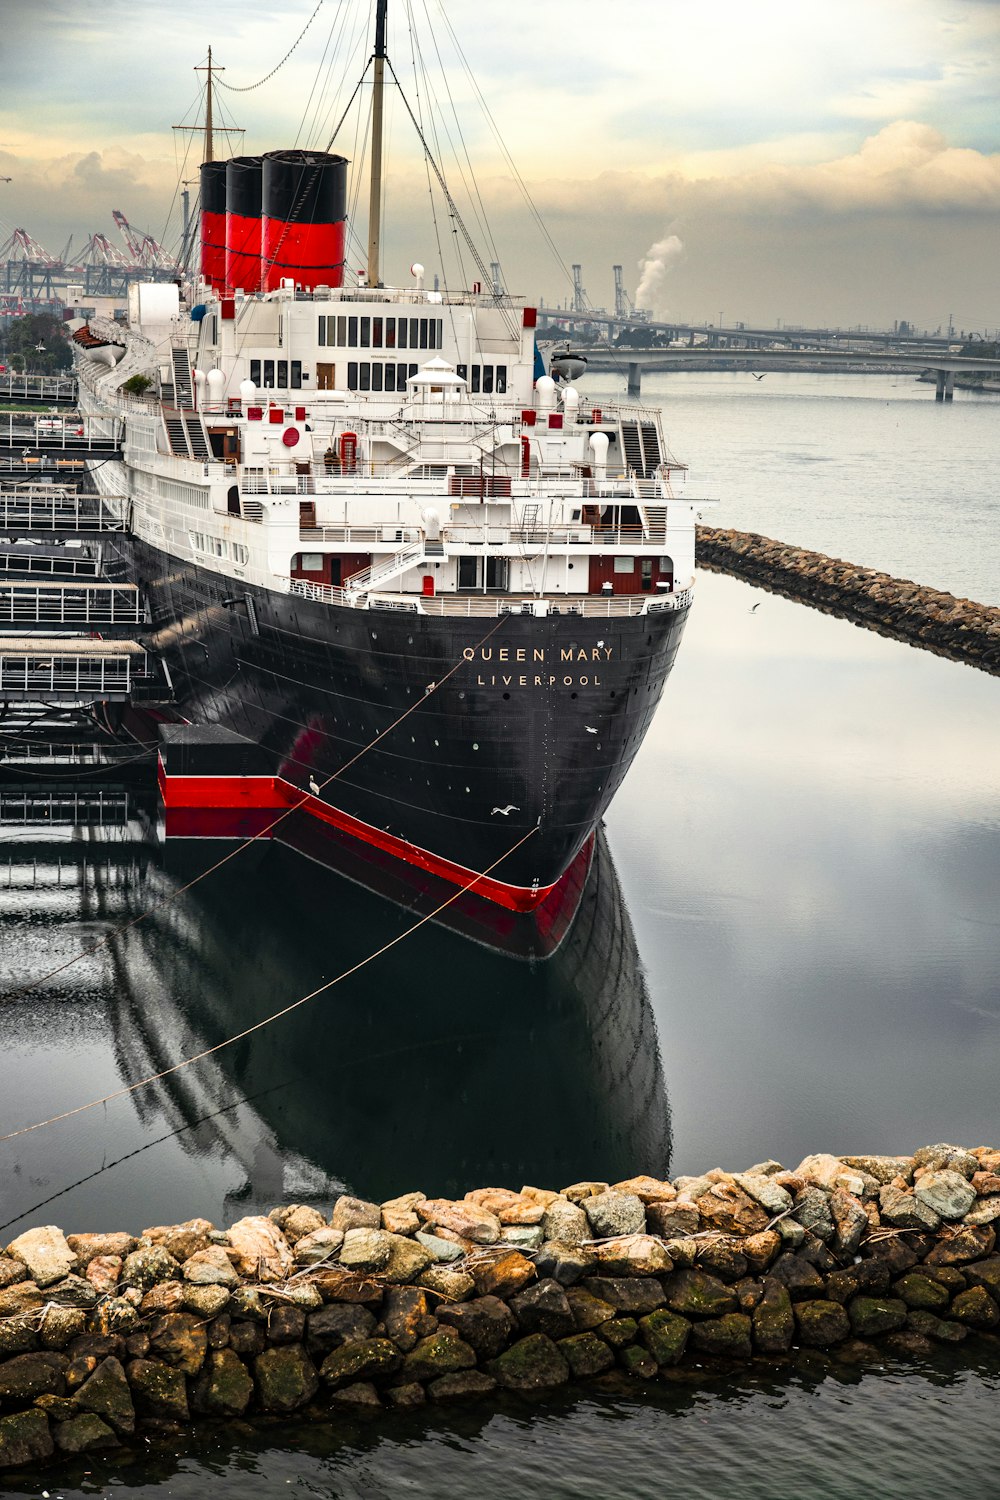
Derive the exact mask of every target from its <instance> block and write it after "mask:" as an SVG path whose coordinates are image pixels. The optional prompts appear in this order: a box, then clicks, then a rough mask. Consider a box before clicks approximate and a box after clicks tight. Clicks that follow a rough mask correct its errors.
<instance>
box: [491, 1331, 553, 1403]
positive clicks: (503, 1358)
mask: <svg viewBox="0 0 1000 1500" xmlns="http://www.w3.org/2000/svg"><path fill="white" fill-rule="evenodd" d="M489 1373H490V1374H491V1375H492V1376H493V1377H494V1378H495V1380H496V1381H497V1384H498V1385H501V1386H502V1387H503V1388H504V1390H507V1391H540V1390H551V1389H552V1388H553V1387H555V1386H559V1385H565V1383H566V1381H567V1380H568V1379H569V1365H568V1363H567V1361H566V1359H565V1357H564V1356H563V1354H562V1353H561V1352H560V1350H559V1348H558V1346H557V1345H556V1344H554V1343H553V1342H552V1340H551V1339H550V1338H548V1337H547V1336H546V1335H545V1334H544V1333H531V1334H529V1335H528V1337H527V1338H523V1339H518V1341H517V1343H516V1344H512V1345H511V1346H510V1348H509V1349H505V1350H504V1352H503V1354H500V1355H498V1356H497V1358H496V1359H494V1360H491V1361H490V1364H489Z"/></svg>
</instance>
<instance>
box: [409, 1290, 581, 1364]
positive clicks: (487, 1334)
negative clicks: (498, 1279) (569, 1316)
mask: <svg viewBox="0 0 1000 1500" xmlns="http://www.w3.org/2000/svg"><path fill="white" fill-rule="evenodd" d="M438 1318H439V1320H440V1322H441V1323H442V1324H444V1325H445V1326H446V1327H448V1328H453V1329H454V1331H455V1332H456V1333H457V1334H458V1336H459V1338H462V1339H464V1340H465V1342H466V1343H467V1344H468V1345H469V1347H470V1348H472V1349H474V1350H475V1352H476V1354H477V1356H478V1357H479V1359H481V1360H487V1359H495V1358H496V1356H497V1355H498V1354H499V1353H500V1352H501V1350H503V1349H506V1347H507V1345H508V1344H509V1343H510V1340H511V1335H512V1334H513V1332H514V1315H513V1313H512V1312H511V1310H510V1308H509V1307H508V1306H507V1305H506V1303H504V1302H501V1301H500V1299H499V1297H476V1298H473V1300H472V1301H470V1302H462V1303H459V1304H458V1305H457V1306H448V1305H447V1304H444V1305H442V1306H441V1307H439V1308H438ZM576 1326H577V1325H576V1324H574V1327H576Z"/></svg>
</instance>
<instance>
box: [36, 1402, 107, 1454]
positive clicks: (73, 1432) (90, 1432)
mask: <svg viewBox="0 0 1000 1500" xmlns="http://www.w3.org/2000/svg"><path fill="white" fill-rule="evenodd" d="M53 1437H54V1438H55V1443H56V1447H57V1448H58V1449H59V1450H60V1451H61V1452H62V1453H89V1452H90V1451H91V1450H92V1449H94V1448H114V1447H117V1445H118V1439H117V1437H116V1436H115V1434H114V1433H113V1432H112V1431H111V1428H110V1427H109V1426H108V1424H107V1423H106V1422H102V1421H101V1419H100V1417H97V1416H95V1415H94V1414H93V1412H82V1413H81V1414H80V1415H79V1416H74V1417H70V1419H69V1421H67V1422H60V1423H59V1424H58V1426H57V1427H56V1429H55V1432H54V1433H53ZM43 1456H45V1455H43Z"/></svg>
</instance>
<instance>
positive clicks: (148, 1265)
mask: <svg viewBox="0 0 1000 1500" xmlns="http://www.w3.org/2000/svg"><path fill="white" fill-rule="evenodd" d="M180 1269H181V1268H180V1265H179V1264H178V1262H177V1261H176V1260H174V1257H173V1256H172V1255H171V1254H170V1252H169V1251H168V1250H165V1249H164V1248H163V1246H162V1245H149V1246H144V1247H142V1248H141V1249H139V1250H133V1251H132V1253H131V1254H130V1255H126V1257H125V1260H124V1262H123V1264H122V1272H121V1277H120V1281H121V1284H122V1286H134V1287H138V1288H139V1290H140V1291H141V1292H148V1291H151V1290H152V1288H153V1287H154V1286H158V1285H159V1283H160V1282H163V1281H175V1280H177V1279H178V1278H179V1276H180Z"/></svg>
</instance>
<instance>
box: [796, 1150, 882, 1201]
mask: <svg viewBox="0 0 1000 1500" xmlns="http://www.w3.org/2000/svg"><path fill="white" fill-rule="evenodd" d="M795 1176H796V1177H800V1178H801V1179H802V1181H803V1182H806V1183H811V1184H812V1185H813V1186H814V1187H821V1188H836V1187H839V1188H843V1189H844V1190H845V1192H848V1193H851V1194H852V1195H853V1196H856V1197H860V1196H861V1194H862V1193H863V1192H864V1187H865V1184H864V1179H863V1178H862V1177H860V1176H859V1175H858V1173H857V1172H856V1171H852V1170H851V1168H850V1167H847V1166H845V1164H844V1162H843V1160H842V1159H841V1158H840V1157H839V1156H830V1155H828V1154H826V1153H823V1152H820V1153H819V1154H818V1155H815V1156H807V1157H806V1158H805V1159H804V1160H803V1161H801V1162H800V1163H799V1165H798V1166H797V1167H796V1168H795Z"/></svg>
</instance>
